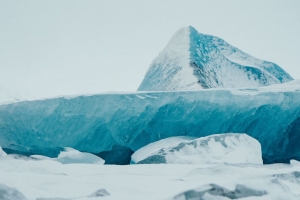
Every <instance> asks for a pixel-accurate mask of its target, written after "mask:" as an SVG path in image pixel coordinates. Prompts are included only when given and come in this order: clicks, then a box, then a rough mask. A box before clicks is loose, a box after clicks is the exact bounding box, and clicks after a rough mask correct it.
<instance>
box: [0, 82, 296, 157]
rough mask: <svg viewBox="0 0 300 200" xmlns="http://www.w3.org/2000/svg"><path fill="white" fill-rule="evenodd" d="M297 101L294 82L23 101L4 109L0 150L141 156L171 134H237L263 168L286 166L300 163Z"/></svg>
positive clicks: (1, 108)
mask: <svg viewBox="0 0 300 200" xmlns="http://www.w3.org/2000/svg"><path fill="white" fill-rule="evenodd" d="M299 99H300V82H299V81H292V82H289V83H285V84H278V85H272V86H268V87H261V88H252V89H208V90H200V91H182V92H138V93H132V94H101V95H94V96H79V97H73V98H56V99H48V100H40V101H32V102H20V103H14V104H9V105H1V106H0V146H1V147H2V148H3V150H4V151H6V152H8V151H10V152H12V151H14V152H19V153H22V154H41V155H46V156H53V157H56V156H57V155H58V153H59V152H60V150H58V149H61V148H62V147H72V148H75V149H77V150H79V151H83V152H90V153H94V154H98V153H99V152H103V151H106V152H109V151H111V150H112V149H113V147H115V146H121V147H122V148H123V149H124V148H129V149H131V150H132V151H136V150H138V149H140V148H141V147H143V146H145V145H147V144H149V143H151V142H155V141H158V140H160V139H164V138H168V137H172V136H191V137H203V136H208V135H212V134H218V133H230V132H233V133H246V134H248V135H249V136H251V137H253V138H255V139H257V140H258V141H259V142H260V143H261V146H262V154H263V157H264V161H265V162H266V163H270V162H271V163H272V162H289V161H290V159H296V160H300V146H299V144H298V141H299V139H300V101H299ZM122 148H120V149H122ZM130 155H131V154H128V156H130ZM120 156H122V154H120ZM115 159H117V158H115ZM105 160H108V158H105ZM129 160H130V158H129Z"/></svg>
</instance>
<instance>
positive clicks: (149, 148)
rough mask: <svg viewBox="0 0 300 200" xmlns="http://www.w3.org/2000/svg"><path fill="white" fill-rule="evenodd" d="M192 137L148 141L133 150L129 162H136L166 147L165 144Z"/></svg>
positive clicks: (171, 144) (168, 144)
mask: <svg viewBox="0 0 300 200" xmlns="http://www.w3.org/2000/svg"><path fill="white" fill-rule="evenodd" d="M192 139H195V137H184V136H182V137H169V138H165V139H162V140H159V141H157V142H153V143H150V144H148V145H146V146H144V147H142V148H140V149H139V150H137V151H136V152H134V153H133V154H132V156H131V163H137V162H139V161H141V160H144V159H145V158H147V157H149V156H150V155H151V154H153V153H155V152H156V151H158V150H160V149H162V148H164V147H166V146H174V145H177V144H179V143H181V142H188V141H191V140H192Z"/></svg>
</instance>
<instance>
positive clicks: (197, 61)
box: [138, 26, 293, 91]
mask: <svg viewBox="0 0 300 200" xmlns="http://www.w3.org/2000/svg"><path fill="white" fill-rule="evenodd" d="M291 80H293V78H292V77H291V76H290V75H289V74H288V73H287V72H285V71H284V70H283V69H282V68H281V67H279V66H278V65H276V64H274V63H272V62H268V61H264V60H260V59H257V58H255V57H253V56H251V55H249V54H247V53H244V52H243V51H241V50H240V49H238V48H236V47H233V46H231V45H230V44H228V43H227V42H225V41H224V40H222V39H221V38H218V37H215V36H211V35H205V34H202V33H199V32H198V31H197V30H196V29H195V28H194V27H191V26H189V27H185V28H182V29H180V30H178V31H177V32H176V33H175V35H174V36H173V37H172V38H171V40H170V41H169V43H168V44H167V46H166V47H165V48H164V49H163V51H162V52H160V54H159V55H158V56H157V57H156V58H155V59H154V60H153V62H152V63H151V65H150V67H149V69H148V71H147V73H146V75H145V77H144V80H143V81H142V83H141V84H140V86H139V88H138V90H139V91H177V90H199V89H203V88H204V89H206V88H239V87H259V86H267V85H272V84H279V83H285V82H289V81H291Z"/></svg>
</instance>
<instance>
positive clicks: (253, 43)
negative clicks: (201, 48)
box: [0, 0, 300, 98]
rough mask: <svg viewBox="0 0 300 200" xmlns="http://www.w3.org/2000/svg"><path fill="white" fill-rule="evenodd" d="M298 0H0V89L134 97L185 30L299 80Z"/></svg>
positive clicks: (39, 93) (40, 95) (40, 94)
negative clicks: (127, 93) (168, 46)
mask: <svg viewBox="0 0 300 200" xmlns="http://www.w3.org/2000/svg"><path fill="white" fill-rule="evenodd" d="M299 8H300V1H299V0H289V1H286V0H280V1H278V0H264V1H261V0H209V1H208V0H207V1H203V0H189V1H183V0H163V1H161V0H151V1H150V0H149V1H141V0H126V1H125V0H124V1H123V0H119V1H116V0H87V1H81V0H60V1H52V0H43V1H33V0H27V1H22V0H9V1H8V0H0V87H1V88H4V89H5V90H9V91H16V92H18V93H24V94H28V95H31V96H34V97H38V98H44V97H51V96H61V95H74V94H89V93H101V92H110V91H135V90H136V89H137V88H138V86H139V84H140V83H141V81H142V80H143V78H144V75H145V73H146V71H147V69H148V68H149V65H150V64H151V62H152V60H153V59H154V58H155V57H156V56H157V55H158V54H159V52H160V51H162V50H163V48H164V47H165V46H166V44H167V43H168V41H169V40H170V38H171V37H172V35H173V34H174V33H175V32H176V31H177V30H178V29H180V28H181V27H186V26H190V25H191V26H193V27H195V28H196V29H197V30H198V31H199V32H201V33H204V34H210V35H215V36H218V37H220V38H222V39H224V40H225V41H227V42H228V43H230V44H231V45H233V46H235V47H237V48H239V49H241V50H243V51H244V52H246V53H249V54H251V55H253V56H255V57H257V58H260V59H264V60H268V61H272V62H274V63H276V64H278V65H279V66H281V67H282V68H283V69H284V70H286V71H287V72H288V73H289V74H290V75H291V76H292V77H293V78H295V79H300V39H299V36H300V23H299V22H300V12H299Z"/></svg>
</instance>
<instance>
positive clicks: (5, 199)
mask: <svg viewBox="0 0 300 200" xmlns="http://www.w3.org/2000/svg"><path fill="white" fill-rule="evenodd" d="M0 199H1V200H26V197H25V196H24V195H23V194H22V193H21V192H19V191H18V190H17V189H14V188H11V187H7V186H6V185H3V184H0Z"/></svg>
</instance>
